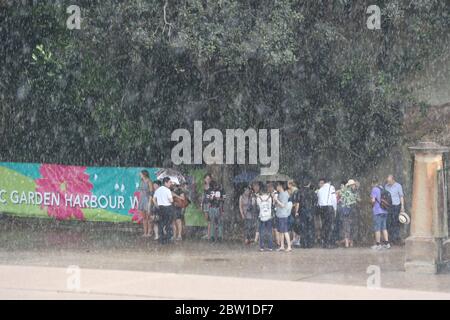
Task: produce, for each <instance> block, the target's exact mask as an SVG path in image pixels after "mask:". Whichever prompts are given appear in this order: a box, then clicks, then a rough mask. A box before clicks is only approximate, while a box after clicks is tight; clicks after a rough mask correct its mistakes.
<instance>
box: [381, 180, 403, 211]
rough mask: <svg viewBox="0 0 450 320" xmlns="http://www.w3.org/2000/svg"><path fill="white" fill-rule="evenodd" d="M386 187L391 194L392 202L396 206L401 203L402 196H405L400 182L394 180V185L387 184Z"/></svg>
mask: <svg viewBox="0 0 450 320" xmlns="http://www.w3.org/2000/svg"><path fill="white" fill-rule="evenodd" d="M384 188H385V189H386V190H387V191H389V193H390V194H391V198H392V204H393V205H394V206H398V205H399V204H401V202H400V198H401V197H403V188H402V185H401V184H400V183H398V182H394V184H393V185H389V184H386V185H385V186H384Z"/></svg>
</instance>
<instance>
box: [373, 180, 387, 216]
mask: <svg viewBox="0 0 450 320" xmlns="http://www.w3.org/2000/svg"><path fill="white" fill-rule="evenodd" d="M370 197H371V198H375V204H374V205H373V207H372V211H373V214H374V215H379V214H386V213H387V211H386V210H385V209H383V208H382V207H381V206H380V202H381V190H380V188H378V187H373V188H372V192H371V193H370Z"/></svg>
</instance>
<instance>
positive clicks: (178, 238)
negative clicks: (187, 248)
mask: <svg viewBox="0 0 450 320" xmlns="http://www.w3.org/2000/svg"><path fill="white" fill-rule="evenodd" d="M175 240H176V241H181V240H183V239H182V238H181V237H177V238H176V239H175Z"/></svg>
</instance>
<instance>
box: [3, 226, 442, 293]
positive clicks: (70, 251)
mask: <svg viewBox="0 0 450 320" xmlns="http://www.w3.org/2000/svg"><path fill="white" fill-rule="evenodd" d="M403 263H404V248H403V247H393V248H392V249H390V250H383V251H372V250H370V249H369V248H351V249H344V248H338V249H321V248H313V249H294V251H293V252H290V253H286V252H259V251H258V249H257V247H256V246H244V245H243V244H241V243H237V242H223V243H209V242H207V241H205V240H185V241H182V242H178V243H174V244H169V245H165V246H162V245H159V244H158V243H156V242H155V241H153V240H150V239H148V238H143V237H141V236H140V233H138V232H136V230H134V231H120V230H110V229H97V230H96V229H92V228H90V229H89V230H83V229H82V228H75V229H74V228H53V227H52V228H33V227H30V226H29V225H23V224H12V223H10V222H5V221H2V220H0V265H3V266H36V267H59V268H67V267H68V266H71V265H76V266H79V267H80V268H81V269H93V270H95V269H101V270H126V271H138V272H141V271H144V272H153V273H170V274H177V275H181V274H189V275H205V276H220V277H233V278H242V277H243V278H247V279H266V280H283V281H293V282H305V283H322V284H338V285H352V286H362V287H366V286H367V279H368V277H369V276H370V275H369V274H368V273H367V270H368V267H369V266H377V267H379V268H380V280H381V287H382V288H399V289H408V290H420V291H436V292H447V293H450V275H449V274H440V275H413V274H407V273H405V272H404V269H403ZM372 268H373V267H372ZM0 287H1V285H0Z"/></svg>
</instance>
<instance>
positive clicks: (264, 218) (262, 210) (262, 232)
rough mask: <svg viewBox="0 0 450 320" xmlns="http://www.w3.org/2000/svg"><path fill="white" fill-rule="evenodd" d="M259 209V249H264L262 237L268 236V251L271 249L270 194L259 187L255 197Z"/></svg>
mask: <svg viewBox="0 0 450 320" xmlns="http://www.w3.org/2000/svg"><path fill="white" fill-rule="evenodd" d="M256 202H257V206H258V209H259V214H258V219H259V250H260V251H264V249H265V248H264V238H266V237H267V238H268V247H267V249H268V250H269V251H272V250H273V238H272V195H271V194H269V193H267V192H266V190H263V189H261V191H260V193H259V194H258V196H257V198H256Z"/></svg>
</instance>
